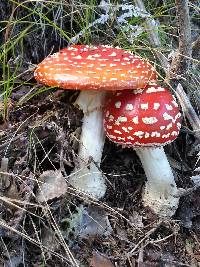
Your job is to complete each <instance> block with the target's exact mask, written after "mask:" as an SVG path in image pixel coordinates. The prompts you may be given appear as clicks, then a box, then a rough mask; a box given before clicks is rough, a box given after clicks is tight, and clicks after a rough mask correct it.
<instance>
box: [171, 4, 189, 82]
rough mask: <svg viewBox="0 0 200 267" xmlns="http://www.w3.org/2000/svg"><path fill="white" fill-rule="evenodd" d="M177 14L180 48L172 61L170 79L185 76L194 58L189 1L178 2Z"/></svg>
mask: <svg viewBox="0 0 200 267" xmlns="http://www.w3.org/2000/svg"><path fill="white" fill-rule="evenodd" d="M176 14H177V18H178V27H179V48H178V52H177V53H175V56H174V58H173V59H172V64H171V67H170V72H169V75H170V78H178V77H177V75H178V76H179V75H183V74H184V73H186V72H187V70H188V68H189V66H190V61H191V60H190V59H191V56H192V39H191V27H190V15H189V6H188V0H176Z"/></svg>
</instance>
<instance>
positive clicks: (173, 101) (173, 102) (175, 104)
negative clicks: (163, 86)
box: [172, 97, 178, 107]
mask: <svg viewBox="0 0 200 267" xmlns="http://www.w3.org/2000/svg"><path fill="white" fill-rule="evenodd" d="M174 98H175V97H174ZM172 104H173V105H174V106H175V107H178V103H177V102H176V98H175V100H172Z"/></svg>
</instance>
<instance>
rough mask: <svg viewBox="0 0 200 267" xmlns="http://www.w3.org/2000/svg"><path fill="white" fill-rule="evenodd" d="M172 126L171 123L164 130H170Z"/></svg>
mask: <svg viewBox="0 0 200 267" xmlns="http://www.w3.org/2000/svg"><path fill="white" fill-rule="evenodd" d="M172 126H173V124H172V122H171V123H170V124H168V125H167V126H166V129H167V130H169V129H170V128H172Z"/></svg>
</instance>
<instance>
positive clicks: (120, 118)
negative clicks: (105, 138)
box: [115, 116, 127, 125]
mask: <svg viewBox="0 0 200 267" xmlns="http://www.w3.org/2000/svg"><path fill="white" fill-rule="evenodd" d="M126 121H127V118H126V117H122V116H121V117H118V118H117V120H116V121H115V124H116V125H120V123H121V122H126Z"/></svg>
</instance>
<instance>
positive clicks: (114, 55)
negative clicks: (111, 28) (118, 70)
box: [108, 52, 117, 57]
mask: <svg viewBox="0 0 200 267" xmlns="http://www.w3.org/2000/svg"><path fill="white" fill-rule="evenodd" d="M116 55H117V54H116V53H115V52H113V53H112V54H110V55H108V56H109V57H116Z"/></svg>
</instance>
